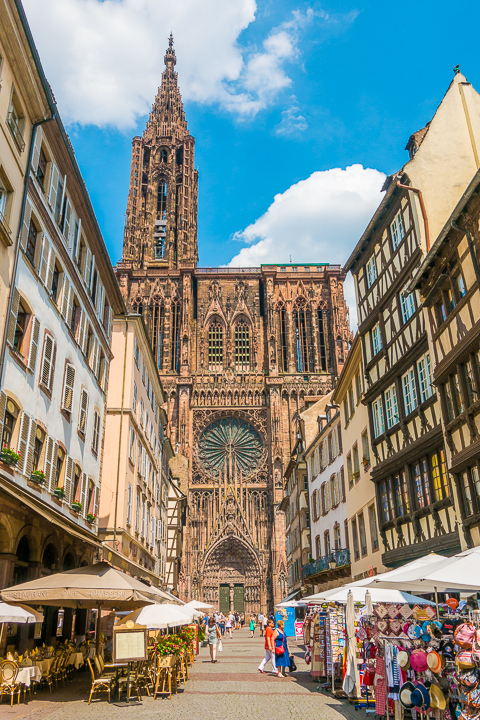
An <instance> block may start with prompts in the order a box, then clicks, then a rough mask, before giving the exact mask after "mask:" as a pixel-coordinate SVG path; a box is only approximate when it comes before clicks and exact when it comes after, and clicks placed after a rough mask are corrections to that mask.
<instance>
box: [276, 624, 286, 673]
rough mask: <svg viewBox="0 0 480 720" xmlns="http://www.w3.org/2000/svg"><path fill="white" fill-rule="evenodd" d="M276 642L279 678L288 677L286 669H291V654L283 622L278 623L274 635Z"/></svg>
mask: <svg viewBox="0 0 480 720" xmlns="http://www.w3.org/2000/svg"><path fill="white" fill-rule="evenodd" d="M273 640H274V642H275V665H276V666H277V675H278V677H286V675H285V668H287V667H290V654H289V652H288V643H287V636H286V634H285V630H284V622H283V620H279V621H278V622H277V629H276V630H275V632H274V633H273Z"/></svg>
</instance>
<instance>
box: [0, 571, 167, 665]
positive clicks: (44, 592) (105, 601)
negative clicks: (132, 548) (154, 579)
mask: <svg viewBox="0 0 480 720" xmlns="http://www.w3.org/2000/svg"><path fill="white" fill-rule="evenodd" d="M1 595H2V599H3V600H4V601H6V602H10V603H16V604H19V603H25V602H27V603H33V604H35V605H54V606H56V607H72V608H97V610H98V619H100V613H101V609H102V608H110V609H113V608H117V609H121V610H134V609H136V608H138V607H142V606H144V605H148V604H150V603H155V602H166V601H167V600H168V596H166V595H165V593H162V591H161V590H159V589H158V588H150V587H149V586H148V585H145V584H144V583H142V582H140V581H139V580H135V578H132V577H130V575H127V574H126V573H124V572H122V571H121V570H117V569H116V568H114V567H112V566H111V565H109V564H108V563H106V562H100V563H96V564H95V565H86V566H85V567H80V568H76V569H75V570H67V571H66V572H61V573H55V574H54V575H45V577H41V578H37V580H31V581H29V582H26V583H22V584H21V585H14V586H13V587H10V588H5V590H2V593H1ZM164 596H165V597H164ZM97 627H100V626H99V624H98V623H97ZM99 642H100V633H97V651H98V647H99Z"/></svg>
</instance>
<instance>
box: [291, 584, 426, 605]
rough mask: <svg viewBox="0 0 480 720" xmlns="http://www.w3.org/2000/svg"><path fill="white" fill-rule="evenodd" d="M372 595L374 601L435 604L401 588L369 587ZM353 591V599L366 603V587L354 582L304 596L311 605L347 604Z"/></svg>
mask: <svg viewBox="0 0 480 720" xmlns="http://www.w3.org/2000/svg"><path fill="white" fill-rule="evenodd" d="M368 590H369V592H370V597H371V600H372V602H373V603H380V602H384V603H402V604H404V603H408V604H409V605H415V604H418V605H435V603H433V602H430V600H425V598H421V597H417V596H416V595H410V593H407V592H402V591H401V590H392V589H387V588H381V587H380V588H379V587H369V588H368ZM349 591H351V592H352V596H353V601H354V602H360V603H365V594H366V588H365V587H362V586H358V585H357V586H355V585H353V584H349V585H344V586H343V587H341V588H335V589H334V590H325V591H324V592H319V593H317V594H316V595H309V596H307V597H305V598H303V600H304V602H306V603H308V604H309V605H316V604H317V603H318V604H320V603H322V602H338V603H342V604H346V602H347V600H348V592H349Z"/></svg>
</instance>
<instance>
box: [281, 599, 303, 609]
mask: <svg viewBox="0 0 480 720" xmlns="http://www.w3.org/2000/svg"><path fill="white" fill-rule="evenodd" d="M275 607H279V608H299V607H307V603H304V602H300V601H299V600H287V602H281V603H278V605H275Z"/></svg>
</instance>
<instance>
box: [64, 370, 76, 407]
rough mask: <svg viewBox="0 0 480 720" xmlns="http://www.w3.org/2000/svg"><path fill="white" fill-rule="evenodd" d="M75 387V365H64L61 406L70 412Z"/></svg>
mask: <svg viewBox="0 0 480 720" xmlns="http://www.w3.org/2000/svg"><path fill="white" fill-rule="evenodd" d="M74 389H75V367H74V366H73V365H71V364H70V363H67V365H66V366H65V380H64V384H63V397H62V408H63V409H64V410H66V411H67V412H69V413H71V412H72V409H73V392H74Z"/></svg>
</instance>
